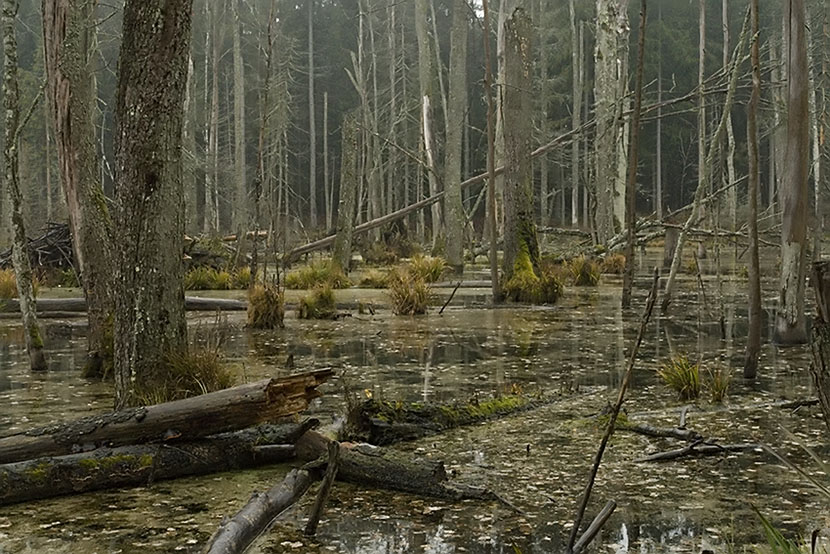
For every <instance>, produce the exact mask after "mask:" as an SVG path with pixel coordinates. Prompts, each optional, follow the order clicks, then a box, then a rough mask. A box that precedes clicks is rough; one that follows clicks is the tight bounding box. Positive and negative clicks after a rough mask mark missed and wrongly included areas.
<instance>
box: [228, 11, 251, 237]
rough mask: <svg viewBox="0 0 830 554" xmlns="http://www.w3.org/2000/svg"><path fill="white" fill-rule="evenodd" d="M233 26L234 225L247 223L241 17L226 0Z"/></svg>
mask: <svg viewBox="0 0 830 554" xmlns="http://www.w3.org/2000/svg"><path fill="white" fill-rule="evenodd" d="M230 2H231V19H232V20H233V21H232V22H231V24H232V25H233V162H234V180H235V181H236V187H235V189H236V190H235V194H234V197H235V200H236V202H234V205H233V214H234V218H233V223H234V227H235V228H237V229H238V228H239V227H244V226H246V225H247V223H248V180H247V176H246V169H247V162H246V159H245V158H246V156H245V63H244V60H243V59H242V19H241V18H240V17H239V6H240V4H241V2H242V0H230Z"/></svg>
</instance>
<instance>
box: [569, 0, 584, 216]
mask: <svg viewBox="0 0 830 554" xmlns="http://www.w3.org/2000/svg"><path fill="white" fill-rule="evenodd" d="M568 8H569V14H570V19H571V67H572V71H573V98H572V101H573V109H572V110H571V129H573V130H574V131H575V130H576V129H578V128H579V126H580V125H581V124H582V121H581V115H582V81H581V79H582V75H581V71H580V63H579V62H580V60H579V36H578V34H577V30H576V10H575V9H574V0H570V2H569V3H568ZM578 216H579V138H578V137H574V140H573V141H572V142H571V225H572V226H574V227H576V226H577V225H578V224H579V217H578Z"/></svg>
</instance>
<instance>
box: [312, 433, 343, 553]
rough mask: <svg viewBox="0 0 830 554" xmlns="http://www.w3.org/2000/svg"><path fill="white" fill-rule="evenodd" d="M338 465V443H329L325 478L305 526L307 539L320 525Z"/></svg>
mask: <svg viewBox="0 0 830 554" xmlns="http://www.w3.org/2000/svg"><path fill="white" fill-rule="evenodd" d="M339 464H340V443H339V442H337V441H331V442H330V443H329V448H328V458H326V476H325V477H324V478H323V483H322V484H321V485H320V491H319V492H318V493H317V498H316V499H315V500H314V506H313V507H312V509H311V515H310V516H309V518H308V523H307V524H306V526H305V535H306V536H307V537H313V536H314V535H315V534H316V533H317V525H318V524H319V523H320V516H321V515H322V513H323V507H324V506H325V505H326V500H328V498H329V493H330V492H331V487H332V485H333V484H334V478H335V477H337V467H338V465H339Z"/></svg>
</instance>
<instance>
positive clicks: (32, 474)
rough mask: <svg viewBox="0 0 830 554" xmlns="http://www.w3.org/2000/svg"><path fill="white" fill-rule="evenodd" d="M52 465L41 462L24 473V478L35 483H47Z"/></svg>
mask: <svg viewBox="0 0 830 554" xmlns="http://www.w3.org/2000/svg"><path fill="white" fill-rule="evenodd" d="M51 467H52V466H51V465H50V464H49V463H48V462H41V463H39V464H37V465H35V466H33V467H30V468H27V469H26V470H24V471H23V477H25V478H26V479H28V480H29V481H32V482H35V483H45V482H46V480H47V478H48V477H49V470H50V469H51Z"/></svg>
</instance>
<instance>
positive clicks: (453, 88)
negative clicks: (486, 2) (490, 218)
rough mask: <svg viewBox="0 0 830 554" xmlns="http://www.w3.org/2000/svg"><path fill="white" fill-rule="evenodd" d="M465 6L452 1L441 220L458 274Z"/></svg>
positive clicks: (464, 104) (461, 265)
mask: <svg viewBox="0 0 830 554" xmlns="http://www.w3.org/2000/svg"><path fill="white" fill-rule="evenodd" d="M467 10H468V8H467V5H466V4H465V3H463V2H455V3H454V4H453V12H452V31H451V35H450V42H451V44H450V76H449V80H450V98H449V106H448V111H449V114H448V117H447V121H446V126H447V136H446V147H445V148H446V152H445V156H446V158H445V162H444V190H445V193H444V217H445V218H446V233H447V262H448V263H449V265H450V267H452V269H453V270H454V271H455V272H456V273H458V274H460V273H461V272H462V271H463V269H464V207H463V205H462V203H461V142H462V138H463V137H462V135H463V131H464V111H465V110H466V109H467V25H468V23H467Z"/></svg>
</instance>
